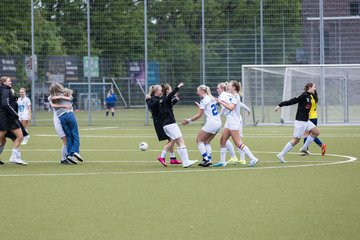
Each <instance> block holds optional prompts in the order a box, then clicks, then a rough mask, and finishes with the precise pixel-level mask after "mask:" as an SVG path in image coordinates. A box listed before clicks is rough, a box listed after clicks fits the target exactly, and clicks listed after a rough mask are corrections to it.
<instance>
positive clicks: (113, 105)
mask: <svg viewBox="0 0 360 240" xmlns="http://www.w3.org/2000/svg"><path fill="white" fill-rule="evenodd" d="M106 108H107V109H110V108H115V103H106Z"/></svg>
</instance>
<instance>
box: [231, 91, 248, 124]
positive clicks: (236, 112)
mask: <svg viewBox="0 0 360 240" xmlns="http://www.w3.org/2000/svg"><path fill="white" fill-rule="evenodd" d="M230 103H232V104H235V105H236V106H235V108H234V109H233V110H232V111H230V113H229V114H228V118H227V120H228V121H229V122H230V123H242V117H241V113H240V109H241V108H244V109H245V110H246V111H248V112H250V108H249V107H248V106H246V105H245V104H243V103H242V102H241V100H240V96H239V94H235V95H234V96H233V97H232V98H231V101H230Z"/></svg>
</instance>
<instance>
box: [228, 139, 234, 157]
mask: <svg viewBox="0 0 360 240" xmlns="http://www.w3.org/2000/svg"><path fill="white" fill-rule="evenodd" d="M226 149H227V150H228V151H229V153H230V157H236V154H235V149H234V145H233V144H232V143H231V141H230V140H229V139H228V140H227V141H226Z"/></svg>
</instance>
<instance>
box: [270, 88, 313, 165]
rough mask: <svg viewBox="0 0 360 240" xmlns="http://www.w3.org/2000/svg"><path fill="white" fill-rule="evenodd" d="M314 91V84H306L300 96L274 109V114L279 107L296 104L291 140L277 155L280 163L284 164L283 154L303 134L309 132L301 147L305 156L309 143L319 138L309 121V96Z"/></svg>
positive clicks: (296, 142) (307, 153)
mask: <svg viewBox="0 0 360 240" xmlns="http://www.w3.org/2000/svg"><path fill="white" fill-rule="evenodd" d="M315 90H316V86H315V84H314V83H307V84H306V85H305V87H304V92H303V93H302V94H301V95H300V96H298V97H295V98H293V99H290V100H288V101H283V102H281V103H280V104H279V105H278V106H276V108H275V112H276V111H277V110H278V109H280V108H281V107H284V106H290V105H294V104H298V108H297V111H296V116H295V128H294V135H293V138H292V139H291V140H290V142H288V143H287V144H286V145H285V147H284V149H283V150H282V151H281V152H280V153H279V154H278V155H277V157H278V159H279V160H280V162H281V163H285V162H286V161H285V159H284V156H285V154H286V153H287V152H289V151H290V150H291V149H292V148H293V147H294V146H295V145H296V144H298V143H299V141H300V139H301V137H302V136H303V135H304V132H309V136H308V137H307V139H306V142H305V144H304V145H303V146H302V148H301V149H300V151H301V152H302V153H304V154H306V155H309V152H308V150H307V148H308V146H309V145H310V143H312V142H313V141H314V139H315V138H316V137H317V136H319V130H318V129H317V127H316V126H315V124H314V123H312V122H311V121H309V112H310V109H311V94H314V92H315Z"/></svg>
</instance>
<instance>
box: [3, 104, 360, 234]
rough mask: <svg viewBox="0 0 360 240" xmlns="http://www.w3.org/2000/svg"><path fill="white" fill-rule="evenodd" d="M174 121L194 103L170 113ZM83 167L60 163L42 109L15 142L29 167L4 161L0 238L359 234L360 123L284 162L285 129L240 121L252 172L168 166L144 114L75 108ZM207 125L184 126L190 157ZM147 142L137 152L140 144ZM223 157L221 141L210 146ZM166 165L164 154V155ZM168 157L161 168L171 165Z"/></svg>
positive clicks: (324, 132)
mask: <svg viewBox="0 0 360 240" xmlns="http://www.w3.org/2000/svg"><path fill="white" fill-rule="evenodd" d="M174 112H175V115H176V117H177V120H178V122H180V121H181V120H182V119H185V118H187V117H190V116H192V115H193V114H195V112H196V107H183V106H176V107H175V109H174ZM76 116H77V118H78V122H79V125H80V126H79V132H80V136H81V155H82V156H83V157H84V158H85V162H84V163H81V164H77V165H60V164H59V161H60V148H61V141H60V140H59V139H58V138H57V136H56V133H55V131H54V129H53V127H52V125H51V123H52V113H45V112H44V113H38V115H37V126H33V127H31V128H30V134H31V138H30V140H29V143H28V145H25V146H22V155H23V159H25V160H26V161H28V163H29V165H28V166H18V165H13V164H10V163H8V158H9V157H10V153H11V144H9V143H8V145H7V146H6V149H5V151H4V153H3V154H2V155H1V159H2V161H4V162H5V165H0V189H1V204H0V216H1V218H0V219H1V225H0V226H1V227H0V236H1V237H0V238H1V239H3V240H20V239H26V240H63V239H67V240H72V239H74V240H75V239H76V240H85V239H86V240H89V239H96V240H100V239H101V240H112V239H122V240H124V239H157V240H158V239H217V240H218V239H274V240H275V239H276V240H278V239H301V240H303V239H317V240H322V239H324V240H325V239H326V240H329V239H349V240H350V239H357V238H358V236H359V234H360V203H359V200H360V165H359V161H358V158H359V157H360V151H359V149H358V146H357V143H358V142H359V139H360V127H359V126H320V127H319V130H320V133H321V135H320V138H321V140H322V141H323V142H325V143H326V144H327V146H328V150H327V154H326V155H325V156H321V154H320V148H319V147H318V146H316V145H315V144H312V146H311V147H310V152H311V153H312V154H311V155H310V156H307V157H301V156H299V154H298V152H297V151H298V149H299V148H300V145H298V146H296V147H295V148H294V149H293V150H292V151H291V152H290V153H289V154H288V155H287V156H286V160H287V163H286V164H280V163H279V161H278V160H277V158H276V154H277V153H278V152H280V151H281V150H282V148H283V146H284V145H285V143H286V142H287V141H289V140H290V137H291V135H292V132H293V127H292V126H271V127H270V126H266V127H265V126H257V127H252V126H246V127H244V136H245V137H244V142H245V144H247V145H248V146H249V148H250V149H251V150H252V151H253V153H254V155H255V156H256V157H257V158H259V160H260V162H259V164H258V165H256V167H254V168H248V167H245V166H240V165H236V166H228V167H226V168H220V169H219V168H201V167H198V166H194V167H191V168H189V169H184V168H182V167H181V166H169V167H167V168H165V167H163V166H162V165H161V164H160V163H159V162H158V161H157V160H156V156H157V155H158V154H159V153H160V151H161V149H162V147H163V144H164V142H161V143H159V142H158V141H157V139H156V136H155V132H154V130H153V126H152V121H151V119H149V123H150V124H149V126H146V125H145V124H144V123H145V120H144V118H145V112H144V110H142V109H121V110H118V111H117V113H116V118H115V119H111V118H109V119H105V117H104V112H94V114H93V118H92V121H93V126H92V127H89V126H87V113H86V112H79V113H76ZM201 123H202V121H199V122H195V123H193V124H191V125H189V126H181V130H182V133H183V135H184V137H185V142H186V145H187V148H188V150H189V155H190V159H199V160H200V154H199V152H198V150H197V146H196V144H195V138H196V134H197V132H198V130H199V128H200V127H201ZM141 141H145V142H147V143H148V144H149V149H148V150H147V151H144V152H142V151H140V150H139V149H138V144H139V142H141ZM212 148H213V159H214V161H217V160H218V159H219V155H220V154H219V136H216V138H215V139H214V140H213V142H212ZM167 160H168V158H167ZM167 162H168V161H167Z"/></svg>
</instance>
